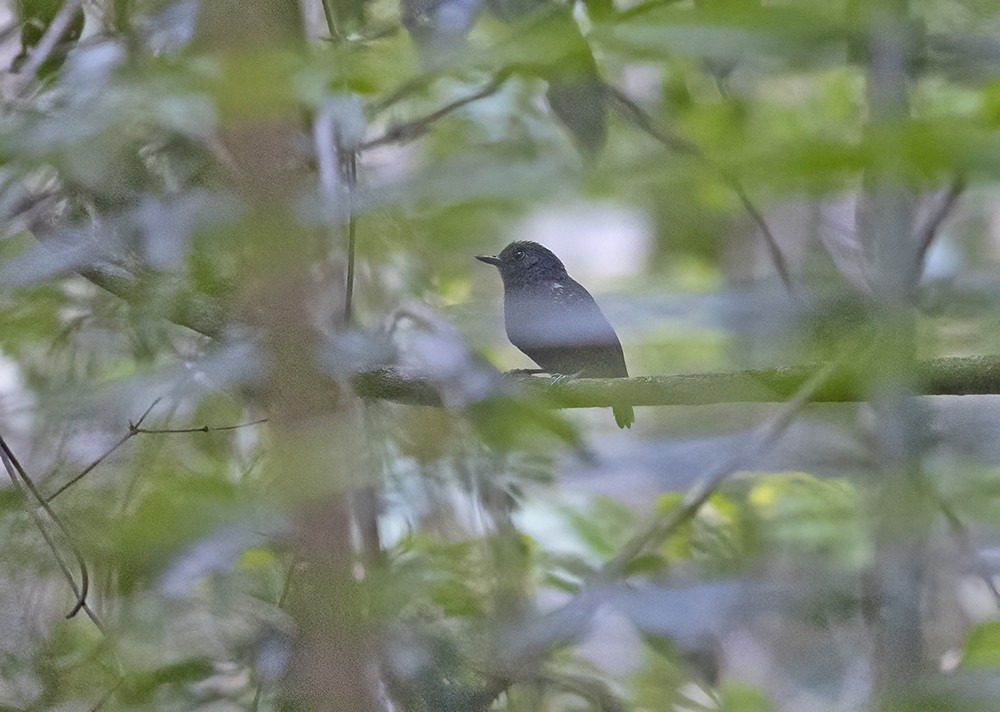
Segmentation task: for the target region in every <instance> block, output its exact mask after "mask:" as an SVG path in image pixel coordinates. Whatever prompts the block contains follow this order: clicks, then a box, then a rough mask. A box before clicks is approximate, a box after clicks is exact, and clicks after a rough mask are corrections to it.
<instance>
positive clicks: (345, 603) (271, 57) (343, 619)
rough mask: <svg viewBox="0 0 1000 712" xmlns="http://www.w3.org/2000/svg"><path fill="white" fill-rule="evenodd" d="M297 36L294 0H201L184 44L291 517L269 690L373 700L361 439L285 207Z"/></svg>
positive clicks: (333, 703)
mask: <svg viewBox="0 0 1000 712" xmlns="http://www.w3.org/2000/svg"><path fill="white" fill-rule="evenodd" d="M304 42H305V39H304V31H303V28H302V19H301V14H300V10H299V7H298V5H297V3H296V2H295V1H294V0H208V1H206V2H203V3H202V9H201V14H200V17H199V27H198V31H197V33H196V38H195V50H196V51H199V52H202V53H204V54H209V55H212V56H213V57H215V58H217V60H218V61H219V62H220V67H221V75H222V78H221V79H220V80H219V82H218V85H217V87H216V88H217V90H218V92H217V95H216V97H217V105H218V108H219V115H220V121H221V124H222V127H223V135H222V137H221V138H222V143H223V145H224V147H225V150H226V151H227V153H228V154H229V156H230V157H231V159H232V163H233V165H234V166H235V169H236V170H235V173H236V177H235V181H236V189H237V190H238V191H239V192H240V193H241V195H242V196H243V198H244V202H245V205H246V207H247V214H246V216H245V218H244V219H243V221H242V222H241V223H240V225H239V229H235V230H230V231H229V233H228V234H229V237H220V238H219V239H228V240H230V241H231V244H230V245H227V248H231V254H233V255H234V256H235V258H236V260H237V263H238V270H239V273H238V284H239V310H240V311H241V312H242V316H243V319H242V321H243V322H244V323H247V324H249V325H250V326H251V328H252V331H253V334H254V335H255V336H256V343H258V344H260V345H261V346H262V354H261V358H262V360H263V364H262V365H263V369H262V376H261V379H260V381H259V382H258V383H257V384H256V386H257V388H256V394H257V395H258V396H259V397H260V399H261V402H262V404H263V406H264V408H265V409H266V410H267V415H268V421H269V427H270V430H271V432H272V433H273V437H274V439H275V442H274V444H273V451H272V452H273V457H272V458H271V459H270V461H269V463H270V467H271V470H270V472H269V473H268V474H269V476H270V478H271V482H272V484H273V487H274V490H275V496H276V497H280V498H283V499H284V500H285V503H286V504H288V505H289V506H290V508H291V510H292V511H293V512H295V513H296V515H295V516H296V520H297V521H296V525H297V535H296V537H295V538H294V544H293V554H294V556H295V559H296V560H297V561H299V562H301V564H302V565H301V566H299V567H298V569H297V570H298V572H299V573H297V574H296V577H295V580H294V582H293V585H292V586H291V588H290V594H289V597H288V602H289V603H288V605H289V610H290V612H291V613H292V615H293V617H294V618H295V621H296V640H295V644H294V652H293V655H292V659H291V662H290V665H289V669H288V671H287V673H286V680H285V684H284V686H283V689H282V690H281V691H280V699H281V700H282V706H283V707H287V708H290V709H295V710H310V711H312V710H315V711H317V712H319V711H323V712H326V711H327V710H338V711H344V712H349V711H352V710H372V709H375V703H374V700H375V694H374V692H373V684H372V680H373V670H374V667H373V665H372V659H371V656H370V655H369V651H370V646H369V638H368V635H367V631H366V628H365V625H364V609H363V606H362V601H361V595H360V587H359V584H358V582H357V581H356V580H355V577H354V566H355V561H356V557H355V551H354V546H353V543H352V542H353V532H352V525H351V521H352V520H351V511H350V506H349V495H350V490H351V487H352V486H353V485H354V484H356V483H354V482H350V481H349V477H350V476H356V475H355V473H357V472H359V471H360V470H361V467H360V464H361V460H362V458H361V457H360V453H359V452H358V451H357V448H358V443H359V442H361V441H362V439H361V438H360V437H359V436H358V433H359V429H360V422H359V418H358V413H357V406H356V403H355V402H354V400H353V397H352V396H351V395H350V394H349V392H348V391H347V390H346V389H342V388H340V387H339V384H338V383H336V381H335V380H334V379H332V378H331V377H330V376H329V375H328V374H326V373H325V372H324V371H323V369H322V368H321V367H320V365H319V364H318V362H317V355H318V353H319V349H318V346H319V341H320V335H319V333H318V332H317V330H316V329H315V328H314V326H313V324H312V322H313V319H312V318H311V315H310V309H309V307H310V305H311V304H314V303H316V300H317V298H318V297H317V295H315V294H313V287H312V285H313V280H312V279H311V277H310V272H309V262H310V256H311V255H314V254H315V250H314V249H313V246H314V241H315V240H317V239H319V235H318V234H314V233H311V232H310V231H309V230H306V229H304V228H303V227H302V226H301V225H299V224H298V223H297V221H296V220H295V218H294V211H295V207H296V202H297V200H298V199H299V198H300V197H301V195H302V194H303V191H304V190H305V188H306V187H307V185H308V183H307V181H308V180H309V175H308V172H307V169H306V166H305V165H304V161H303V160H302V158H301V157H300V154H301V150H300V149H298V148H297V143H298V142H299V141H298V139H299V136H300V135H301V133H302V130H303V124H302V115H301V109H300V107H299V106H298V105H297V103H296V101H295V97H294V96H292V95H291V94H290V89H289V88H290V87H292V86H294V83H293V81H292V80H293V77H291V76H290V73H289V69H288V66H289V65H290V64H294V63H289V62H287V61H282V57H283V56H285V55H286V54H287V53H293V52H297V51H301V50H302V49H303V48H304Z"/></svg>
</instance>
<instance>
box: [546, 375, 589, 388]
mask: <svg viewBox="0 0 1000 712" xmlns="http://www.w3.org/2000/svg"><path fill="white" fill-rule="evenodd" d="M581 373H583V371H577V372H576V373H553V374H552V375H551V376H550V377H549V378H550V380H549V384H550V385H553V386H555V385H557V384H559V383H565V382H566V381H571V380H573V379H574V378H579V377H580V374H581Z"/></svg>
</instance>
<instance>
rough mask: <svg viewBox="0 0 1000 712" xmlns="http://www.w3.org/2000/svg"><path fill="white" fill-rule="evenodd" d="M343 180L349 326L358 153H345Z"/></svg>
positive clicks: (346, 319)
mask: <svg viewBox="0 0 1000 712" xmlns="http://www.w3.org/2000/svg"><path fill="white" fill-rule="evenodd" d="M344 178H345V179H346V182H347V287H346V292H347V294H345V295H344V325H345V326H350V325H351V320H352V319H353V316H354V314H353V308H354V257H355V251H356V248H357V232H358V217H357V215H356V214H355V212H354V191H355V188H356V187H357V184H358V152H357V151H356V150H355V149H353V148H352V149H349V150H347V151H345V156H344Z"/></svg>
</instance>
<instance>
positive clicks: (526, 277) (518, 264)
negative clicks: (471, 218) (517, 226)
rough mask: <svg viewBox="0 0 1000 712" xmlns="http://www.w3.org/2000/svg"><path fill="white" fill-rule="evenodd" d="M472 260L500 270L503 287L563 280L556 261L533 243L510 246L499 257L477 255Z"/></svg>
mask: <svg viewBox="0 0 1000 712" xmlns="http://www.w3.org/2000/svg"><path fill="white" fill-rule="evenodd" d="M476 259H477V260H479V261H480V262H485V263H486V264H490V265H494V266H495V267H496V268H497V269H498V270H500V277H501V279H503V284H504V287H511V286H518V285H522V284H530V283H532V282H538V281H545V280H555V279H560V278H564V277H566V268H565V267H564V266H563V263H562V262H561V261H560V260H559V258H558V257H556V256H555V254H553V252H552V251H551V250H549V249H548V248H546V247H542V246H541V245H539V244H538V243H537V242H527V241H518V242H512V243H510V244H509V245H507V246H506V247H505V248H503V250H502V251H501V252H500V254H499V255H477V256H476Z"/></svg>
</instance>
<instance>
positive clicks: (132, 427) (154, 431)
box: [45, 398, 267, 502]
mask: <svg viewBox="0 0 1000 712" xmlns="http://www.w3.org/2000/svg"><path fill="white" fill-rule="evenodd" d="M159 401H160V399H159V398H157V399H156V400H155V401H154V402H153V405H151V406H149V408H147V409H146V412H145V413H143V414H142V417H140V418H139V420H138V421H136V422H135V423H129V426H128V431H127V432H126V433H125V434H124V435H123V436H122V437H121V438H119V439H118V441H117V442H116V443H115V444H114V445H112V446H111V447H109V448H108V449H107V450H105V451H104V452H103V453H102V454H101V455H100V456H99V457H98V458H97V459H96V460H94V461H93V462H91V463H90V464H89V465H87V466H86V467H85V468H84V469H83V471H82V472H80V473H79V474H78V475H76V476H75V477H73V479H71V480H69V481H68V482H66V483H65V484H63V485H62V486H61V487H60V488H59V489H57V490H56V491H55V492H53V493H52V494H50V495H49V496H48V498H47V499H46V500H45V501H46V502H51V501H52V500H54V499H55V498H56V497H58V496H59V495H61V494H62V493H63V492H65V491H66V490H68V489H69V488H70V487H72V486H73V485H75V484H76V483H77V482H79V481H80V480H82V479H83V478H84V477H86V476H87V475H89V474H90V473H91V471H93V469H94V468H95V467H97V466H98V465H100V464H101V463H102V462H104V461H105V460H106V459H107V458H108V457H109V456H110V455H111V454H112V453H113V452H114V451H115V450H117V449H118V448H120V447H121V446H122V445H124V444H125V443H127V442H128V441H129V440H131V439H132V438H134V437H135V436H136V435H179V434H183V433H216V432H224V431H227V430H239V429H241V428H249V427H251V426H254V425H260V424H262V423H266V422H267V419H266V418H261V419H260V420H253V421H250V422H248V423H238V424H236V425H216V426H209V425H202V426H200V427H197V428H143V427H142V423H143V421H144V420H145V419H146V416H147V415H149V412H150V411H151V410H152V409H153V406H155V405H156V404H157V403H158V402H159Z"/></svg>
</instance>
